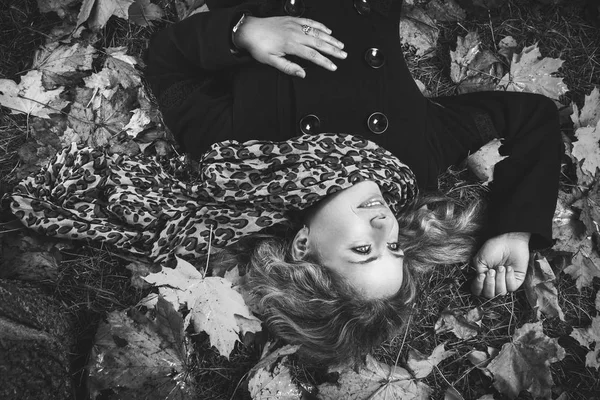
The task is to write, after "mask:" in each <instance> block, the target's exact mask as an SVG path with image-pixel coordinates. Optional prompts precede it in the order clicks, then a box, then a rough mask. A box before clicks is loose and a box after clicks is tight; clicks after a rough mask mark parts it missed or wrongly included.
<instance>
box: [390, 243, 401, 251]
mask: <svg viewBox="0 0 600 400" xmlns="http://www.w3.org/2000/svg"><path fill="white" fill-rule="evenodd" d="M388 248H389V249H390V250H391V251H399V250H400V244H399V243H398V242H394V243H388Z"/></svg>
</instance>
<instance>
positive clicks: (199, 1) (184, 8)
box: [174, 0, 205, 21]
mask: <svg viewBox="0 0 600 400" xmlns="http://www.w3.org/2000/svg"><path fill="white" fill-rule="evenodd" d="M174 3H175V9H176V10H177V17H178V18H179V20H180V21H181V20H183V19H186V18H188V17H189V16H191V15H192V14H193V13H194V11H196V10H197V9H199V8H200V7H202V6H204V5H205V4H204V3H205V0H175V1H174Z"/></svg>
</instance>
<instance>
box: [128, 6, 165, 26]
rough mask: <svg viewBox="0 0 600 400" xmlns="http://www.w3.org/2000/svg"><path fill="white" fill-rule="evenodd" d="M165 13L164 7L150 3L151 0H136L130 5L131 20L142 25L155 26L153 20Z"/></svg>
mask: <svg viewBox="0 0 600 400" xmlns="http://www.w3.org/2000/svg"><path fill="white" fill-rule="evenodd" d="M164 15H165V13H164V11H163V9H162V8H160V7H159V6H157V5H156V4H152V3H150V0H135V2H134V3H133V4H132V5H131V7H129V20H130V21H131V22H133V23H135V24H137V25H140V26H153V24H152V21H156V20H159V19H161V18H163V17H164Z"/></svg>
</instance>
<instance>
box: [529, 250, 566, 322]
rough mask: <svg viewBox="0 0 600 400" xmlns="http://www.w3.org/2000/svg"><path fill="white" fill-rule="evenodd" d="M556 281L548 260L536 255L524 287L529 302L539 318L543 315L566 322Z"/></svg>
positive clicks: (532, 260)
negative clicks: (559, 301) (559, 300)
mask: <svg viewBox="0 0 600 400" xmlns="http://www.w3.org/2000/svg"><path fill="white" fill-rule="evenodd" d="M555 280H556V276H555V275H554V272H553V271H552V267H550V264H549V263H548V261H547V260H546V258H545V257H542V258H540V256H539V254H537V253H536V255H535V257H532V258H531V261H530V263H529V268H528V269H527V275H526V276H525V282H524V286H525V295H526V296H527V300H528V301H529V304H530V305H531V307H532V308H533V309H534V310H535V311H536V313H537V317H538V318H541V314H542V313H543V314H545V315H547V316H549V317H558V318H559V319H560V320H561V321H564V320H565V314H564V313H563V311H562V309H561V308H560V305H559V304H558V291H557V290H556V286H554V281H555Z"/></svg>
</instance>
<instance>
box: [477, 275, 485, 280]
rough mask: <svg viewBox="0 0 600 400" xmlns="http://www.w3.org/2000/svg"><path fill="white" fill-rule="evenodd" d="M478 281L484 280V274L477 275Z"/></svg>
mask: <svg viewBox="0 0 600 400" xmlns="http://www.w3.org/2000/svg"><path fill="white" fill-rule="evenodd" d="M477 279H478V280H480V281H482V280H484V279H485V274H479V276H478V277H477Z"/></svg>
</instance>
